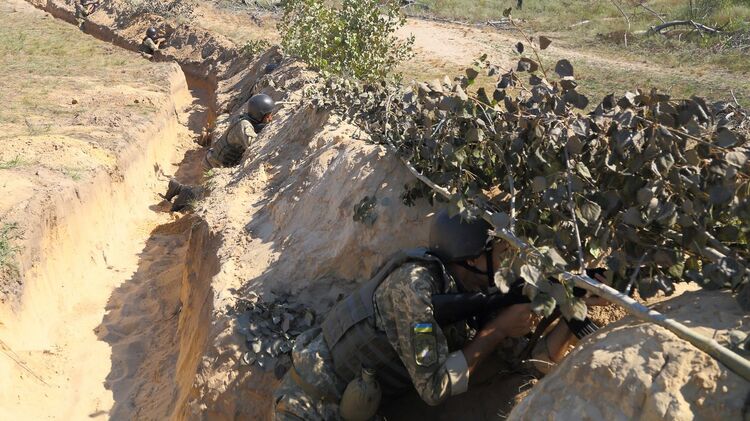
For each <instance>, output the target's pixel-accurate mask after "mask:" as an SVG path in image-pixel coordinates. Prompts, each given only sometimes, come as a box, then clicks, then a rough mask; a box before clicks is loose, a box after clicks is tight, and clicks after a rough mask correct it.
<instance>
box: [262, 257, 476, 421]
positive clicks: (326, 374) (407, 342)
mask: <svg viewBox="0 0 750 421" xmlns="http://www.w3.org/2000/svg"><path fill="white" fill-rule="evenodd" d="M430 266H432V265H431V264H428V263H424V262H407V263H404V264H402V265H401V266H399V267H398V268H396V269H395V270H394V271H393V272H391V273H390V274H389V275H388V276H387V277H386V278H385V280H384V281H383V282H382V283H381V284H380V285H379V286H378V287H377V289H376V290H375V294H374V297H375V298H374V302H375V308H376V328H377V329H378V330H380V331H383V332H385V334H386V335H387V337H388V341H389V342H390V345H391V346H392V347H393V349H394V350H395V351H396V352H397V354H398V355H399V358H400V360H401V362H402V363H403V365H404V366H405V367H406V370H407V371H408V374H409V377H410V378H411V381H412V384H413V386H414V388H415V389H416V391H417V392H418V393H419V396H420V397H421V398H422V399H423V400H424V401H425V402H427V403H428V404H431V405H437V404H439V403H440V402H442V401H444V400H445V399H446V398H448V397H450V396H452V395H457V394H460V393H463V392H465V391H466V389H467V388H468V365H467V362H466V358H465V357H464V355H463V353H462V352H461V351H460V349H461V348H462V347H463V346H464V344H465V343H466V341H467V340H468V339H469V338H470V337H471V336H472V335H473V332H472V331H471V330H470V329H469V327H468V326H467V325H466V324H465V323H459V324H456V325H452V326H450V327H448V328H446V329H441V327H440V326H438V324H437V322H436V321H435V319H434V317H433V309H432V303H431V300H432V295H434V294H438V293H445V292H455V283H454V282H453V281H452V279H450V280H449V286H448V290H445V289H444V288H443V287H441V286H442V285H443V279H440V277H439V276H436V274H435V273H436V272H435V268H433V267H430ZM420 326H421V327H420ZM426 326H429V327H430V328H431V333H433V334H434V335H433V336H434V339H435V340H434V342H432V343H431V345H430V344H428V345H425V344H424V342H422V343H418V341H416V340H415V339H416V338H417V336H418V335H417V334H416V333H415V332H416V331H417V329H424V327H426ZM292 359H293V362H294V368H293V370H296V373H297V374H298V375H299V377H300V378H301V379H302V381H303V382H305V383H307V384H308V386H309V385H311V386H314V388H315V389H317V391H318V392H319V393H320V394H321V395H325V396H326V397H327V398H326V399H322V400H316V399H313V398H311V397H310V396H309V393H306V392H305V391H304V390H303V387H302V386H300V385H299V381H295V380H294V379H293V378H292V374H291V370H290V373H287V374H286V375H285V376H284V379H283V380H282V382H281V385H280V386H279V388H278V389H277V390H276V392H275V394H274V398H275V400H276V419H277V420H295V419H304V420H328V419H336V418H338V402H339V400H340V399H341V395H342V394H343V391H344V388H345V387H346V384H345V383H344V381H343V379H340V378H339V377H338V376H337V375H336V374H335V371H334V369H333V362H332V359H331V353H330V350H329V348H328V345H327V343H326V341H325V339H324V337H323V335H322V334H320V329H317V330H315V331H308V332H306V333H305V334H304V335H302V336H300V337H299V338H298V340H297V343H296V344H295V347H294V350H293V351H292ZM384 394H387V391H386V390H384Z"/></svg>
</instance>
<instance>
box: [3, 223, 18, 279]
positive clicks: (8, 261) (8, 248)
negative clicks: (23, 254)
mask: <svg viewBox="0 0 750 421" xmlns="http://www.w3.org/2000/svg"><path fill="white" fill-rule="evenodd" d="M18 237H19V233H18V225H17V224H15V223H2V224H1V225H0V273H3V272H6V271H11V272H15V271H16V270H17V268H16V265H15V262H14V260H15V255H16V253H17V252H18V247H17V246H15V245H14V244H13V240H14V239H16V238H18Z"/></svg>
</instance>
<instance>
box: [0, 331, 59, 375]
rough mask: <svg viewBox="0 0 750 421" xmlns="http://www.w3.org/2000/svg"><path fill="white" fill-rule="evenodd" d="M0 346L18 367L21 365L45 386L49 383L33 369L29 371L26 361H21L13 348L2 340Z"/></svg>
mask: <svg viewBox="0 0 750 421" xmlns="http://www.w3.org/2000/svg"><path fill="white" fill-rule="evenodd" d="M0 347H2V350H3V353H4V354H5V355H7V356H8V358H10V359H11V360H13V362H14V363H16V364H18V366H19V367H21V368H22V369H24V370H25V371H26V372H27V373H29V374H31V375H32V376H34V378H35V379H37V380H39V381H40V382H42V383H44V384H45V385H47V386H49V385H50V384H49V383H47V382H45V381H44V379H43V378H41V377H40V376H39V375H38V374H36V373H34V372H33V371H31V369H30V368H29V367H28V366H27V365H26V363H24V362H23V361H21V357H19V356H18V354H16V353H15V352H14V351H13V349H11V347H9V346H8V345H7V344H6V343H5V342H3V341H2V340H0Z"/></svg>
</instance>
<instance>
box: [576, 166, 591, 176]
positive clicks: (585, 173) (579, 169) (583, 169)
mask: <svg viewBox="0 0 750 421" xmlns="http://www.w3.org/2000/svg"><path fill="white" fill-rule="evenodd" d="M576 171H577V172H578V174H580V175H581V176H583V177H586V178H588V179H591V172H590V171H589V169H588V168H587V167H586V166H585V165H584V164H583V162H576Z"/></svg>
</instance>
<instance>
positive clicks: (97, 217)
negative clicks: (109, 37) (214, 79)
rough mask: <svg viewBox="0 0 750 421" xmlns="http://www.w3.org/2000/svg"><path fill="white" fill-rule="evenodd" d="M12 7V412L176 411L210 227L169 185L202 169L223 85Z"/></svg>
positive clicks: (8, 216) (7, 283) (5, 300)
mask: <svg viewBox="0 0 750 421" xmlns="http://www.w3.org/2000/svg"><path fill="white" fill-rule="evenodd" d="M0 9H1V10H0V15H2V17H0V19H1V20H2V21H3V22H2V23H3V24H2V27H3V29H2V30H0V32H2V37H0V38H2V39H3V40H4V42H6V43H5V44H3V48H8V50H7V51H4V56H3V59H4V61H3V74H4V75H5V76H4V77H5V80H6V81H17V84H16V85H15V86H13V87H11V86H8V85H5V84H4V85H3V90H5V89H13V90H14V91H15V95H8V96H6V95H5V94H4V95H3V97H4V98H7V100H8V102H6V107H5V110H6V111H5V113H6V115H5V117H7V119H4V124H3V129H4V133H3V136H2V141H3V144H4V146H5V147H4V148H3V150H2V151H0V162H3V163H5V165H3V167H2V168H3V169H1V170H0V191H1V192H2V195H0V196H1V197H2V199H0V217H1V218H0V219H1V221H2V224H4V225H5V226H9V225H12V226H13V230H12V231H13V232H14V233H17V235H16V236H14V237H12V240H13V241H14V249H15V255H14V256H13V261H12V262H5V263H7V266H5V269H6V270H5V271H3V277H2V289H1V290H2V295H1V296H0V298H1V299H2V304H1V305H0V341H1V342H0V351H2V355H0V372H2V373H3V376H2V378H0V419H7V420H11V419H12V420H22V419H61V420H72V419H90V418H93V419H98V418H102V419H105V418H114V419H164V418H168V417H169V416H170V414H171V413H172V412H173V410H174V408H175V407H176V406H177V403H176V402H177V401H178V400H179V398H180V393H179V390H180V389H179V382H180V380H181V379H182V378H183V377H184V375H183V376H182V377H181V371H180V370H185V369H186V368H185V367H187V365H186V364H188V363H189V362H192V363H193V365H194V364H195V361H196V359H195V358H193V359H190V358H187V356H186V355H184V354H181V353H180V352H179V350H180V347H179V342H180V339H179V338H180V334H179V332H180V331H181V330H189V331H190V332H192V331H194V330H195V329H194V328H192V327H190V326H185V325H184V323H187V322H185V321H190V320H192V321H196V320H197V319H196V318H195V317H194V315H193V314H192V313H191V309H190V308H183V307H182V303H184V302H188V301H189V300H188V297H189V296H190V295H191V294H193V293H194V292H195V291H196V287H199V283H198V282H194V283H193V284H190V285H188V284H186V283H185V282H186V281H187V277H188V276H190V274H189V273H187V272H186V267H187V266H186V264H185V262H186V260H187V259H188V257H189V253H190V252H191V250H190V244H195V243H196V242H198V241H200V238H201V236H200V234H196V232H197V231H198V229H197V228H196V224H195V220H194V219H191V218H183V219H180V220H178V221H174V217H173V216H172V215H170V214H169V213H168V212H165V208H164V207H163V205H162V204H160V201H161V199H160V198H159V196H158V195H157V192H161V191H162V190H163V188H164V186H165V184H166V181H167V179H168V177H167V176H168V175H175V176H177V177H178V178H180V179H181V180H182V181H185V182H190V181H196V180H197V179H198V178H199V177H200V170H199V168H200V165H199V163H200V159H201V158H202V151H201V150H200V148H199V147H198V146H197V145H196V143H195V141H196V140H197V139H198V137H199V136H200V133H201V131H202V129H203V128H204V127H205V126H206V125H207V124H208V123H209V122H210V121H209V120H210V118H211V117H210V115H211V110H212V105H211V104H210V98H212V94H213V89H212V88H211V86H210V85H208V84H206V83H201V82H198V81H192V80H191V82H192V83H190V84H188V83H187V80H186V78H185V75H184V74H183V72H182V70H181V69H180V67H179V66H178V65H176V64H167V63H158V64H157V63H154V64H152V63H148V62H147V61H145V60H143V59H142V58H141V57H140V56H139V55H138V54H136V53H130V52H127V51H124V50H120V49H117V48H113V47H111V46H108V45H107V44H104V43H101V42H97V41H95V40H93V39H92V38H90V37H87V36H86V35H84V34H81V33H80V32H79V31H78V30H77V29H76V28H75V27H73V26H70V25H67V24H65V23H63V22H59V21H55V20H54V19H53V18H52V17H50V16H49V15H48V14H46V13H43V12H41V11H38V10H36V9H34V8H33V7H31V6H30V5H28V4H27V3H24V2H18V1H13V0H10V1H8V0H4V1H2V2H0ZM13 41H17V44H15V45H14V44H13ZM22 70H23V71H25V72H24V73H23V74H21V73H19V72H21V71H22ZM6 86H7V88H6ZM6 93H7V92H6ZM8 163H10V164H8ZM200 256H201V257H200V258H199V260H201V261H205V262H206V263H208V262H209V260H208V259H205V258H204V257H203V253H202V249H201V253H200ZM193 258H195V256H193ZM209 277H210V276H209ZM209 277H206V278H203V279H207V278H209ZM193 281H195V279H193ZM180 323H183V325H180ZM188 336H190V335H188ZM181 364H182V365H181ZM187 370H188V371H191V370H190V369H187ZM194 371H195V369H194V367H193V368H192V371H191V374H190V375H189V378H190V379H192V373H193V372H194ZM183 389H184V388H183Z"/></svg>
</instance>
